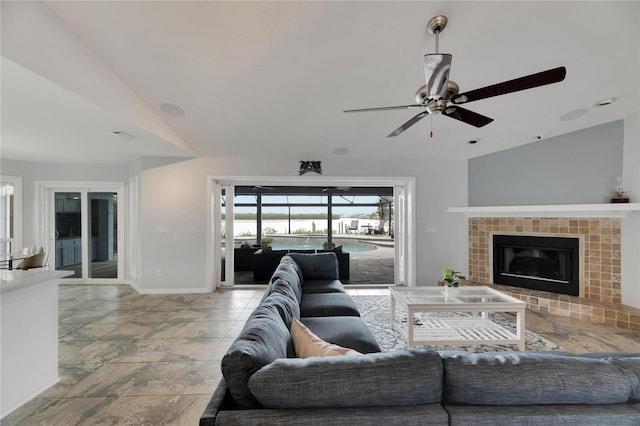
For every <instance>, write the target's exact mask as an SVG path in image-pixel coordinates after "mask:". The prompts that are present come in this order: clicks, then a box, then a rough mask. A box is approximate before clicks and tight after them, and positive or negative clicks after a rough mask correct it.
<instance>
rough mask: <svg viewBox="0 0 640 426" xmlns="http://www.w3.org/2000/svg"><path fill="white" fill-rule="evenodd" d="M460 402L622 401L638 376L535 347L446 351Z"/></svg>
mask: <svg viewBox="0 0 640 426" xmlns="http://www.w3.org/2000/svg"><path fill="white" fill-rule="evenodd" d="M442 355H443V357H442V363H443V365H444V399H445V403H447V404H454V405H536V404H618V403H624V402H626V401H627V400H628V399H629V396H630V395H631V392H632V390H633V388H634V386H635V381H634V378H633V377H631V375H629V374H626V373H625V372H623V371H622V370H620V369H619V368H617V367H615V366H613V365H611V364H609V363H607V362H606V361H602V360H598V359H589V358H584V357H578V356H566V355H555V354H550V353H542V354H540V353H535V352H512V353H505V352H498V353H483V354H473V353H468V352H448V353H446V354H445V353H443V354H442Z"/></svg>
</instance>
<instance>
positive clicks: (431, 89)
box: [424, 53, 451, 99]
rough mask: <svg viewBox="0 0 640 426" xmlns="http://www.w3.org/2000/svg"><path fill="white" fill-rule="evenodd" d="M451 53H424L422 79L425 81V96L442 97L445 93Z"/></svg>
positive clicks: (431, 97) (430, 97)
mask: <svg viewBox="0 0 640 426" xmlns="http://www.w3.org/2000/svg"><path fill="white" fill-rule="evenodd" d="M450 69H451V55H449V54H448V53H431V54H427V55H424V79H425V81H426V83H427V98H429V99H442V98H444V97H445V96H446V95H447V83H448V82H449V70H450Z"/></svg>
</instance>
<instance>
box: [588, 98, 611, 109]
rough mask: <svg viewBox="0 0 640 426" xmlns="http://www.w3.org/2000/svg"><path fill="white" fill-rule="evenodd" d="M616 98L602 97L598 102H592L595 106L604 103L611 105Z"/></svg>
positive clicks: (603, 104)
mask: <svg viewBox="0 0 640 426" xmlns="http://www.w3.org/2000/svg"><path fill="white" fill-rule="evenodd" d="M615 100H616V98H604V99H600V100H599V101H598V102H596V103H595V104H593V106H595V107H601V106H605V105H611V104H612V103H614V102H615Z"/></svg>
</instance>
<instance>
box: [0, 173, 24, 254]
mask: <svg viewBox="0 0 640 426" xmlns="http://www.w3.org/2000/svg"><path fill="white" fill-rule="evenodd" d="M0 181H2V183H9V184H12V185H13V229H12V231H13V236H12V237H10V238H7V241H6V245H8V246H9V247H11V250H10V251H11V252H12V253H15V252H17V251H20V250H22V248H23V245H22V244H23V243H22V241H23V236H22V231H23V230H22V215H23V211H22V177H21V176H8V175H0Z"/></svg>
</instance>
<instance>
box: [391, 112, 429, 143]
mask: <svg viewBox="0 0 640 426" xmlns="http://www.w3.org/2000/svg"><path fill="white" fill-rule="evenodd" d="M427 115H429V111H428V110H424V111H422V112H421V113H419V114H416V115H414V116H413V117H412V118H411V119H410V120H409V121H407V122H406V123H404V124H403V125H402V126H400V127H398V128H397V129H395V130H394V131H393V132H391V133H389V134H388V135H387V137H388V138H390V137H393V136H398V135H399V134H400V133H402V132H404V131H405V130H407V129H408V128H409V127H411V126H413V125H414V124H416V123H417V122H418V121H420V120H422V119H423V118H424V117H426V116H427Z"/></svg>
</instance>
